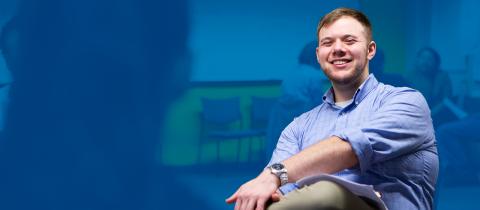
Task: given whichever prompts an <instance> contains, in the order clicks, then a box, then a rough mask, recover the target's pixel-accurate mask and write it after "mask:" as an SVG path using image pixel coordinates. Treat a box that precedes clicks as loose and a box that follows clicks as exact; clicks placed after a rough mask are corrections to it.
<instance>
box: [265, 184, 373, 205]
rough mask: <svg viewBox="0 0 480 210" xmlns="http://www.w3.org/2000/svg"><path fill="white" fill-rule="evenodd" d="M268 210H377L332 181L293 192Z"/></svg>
mask: <svg viewBox="0 0 480 210" xmlns="http://www.w3.org/2000/svg"><path fill="white" fill-rule="evenodd" d="M267 209H268V210H289V209H298V210H332V209H338V210H341V209H345V210H346V209H355V210H375V209H376V208H374V207H372V206H370V205H369V204H368V203H367V202H365V201H364V200H363V199H361V198H359V197H358V196H356V195H354V194H353V193H351V192H350V191H348V190H347V189H345V188H344V187H342V186H340V185H338V184H336V183H334V182H330V181H320V182H317V183H315V184H312V185H310V186H305V187H303V188H302V189H299V190H295V191H292V192H290V193H288V194H287V196H285V197H283V198H282V199H281V200H280V201H279V202H276V203H273V204H271V205H270V206H269V207H268V208H267Z"/></svg>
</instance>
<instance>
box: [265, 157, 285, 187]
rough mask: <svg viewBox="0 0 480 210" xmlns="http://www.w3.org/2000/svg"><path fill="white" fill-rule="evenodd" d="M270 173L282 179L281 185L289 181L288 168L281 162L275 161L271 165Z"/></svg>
mask: <svg viewBox="0 0 480 210" xmlns="http://www.w3.org/2000/svg"><path fill="white" fill-rule="evenodd" d="M268 168H269V169H270V173H272V174H273V175H275V176H277V177H278V178H279V179H280V186H282V185H284V184H287V183H288V174H287V169H286V168H285V166H284V165H283V164H281V163H274V164H272V165H271V166H270V167H268Z"/></svg>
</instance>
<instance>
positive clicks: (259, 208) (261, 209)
mask: <svg viewBox="0 0 480 210" xmlns="http://www.w3.org/2000/svg"><path fill="white" fill-rule="evenodd" d="M266 202H267V201H266V200H265V199H258V200H257V208H255V210H264V209H265V203H266Z"/></svg>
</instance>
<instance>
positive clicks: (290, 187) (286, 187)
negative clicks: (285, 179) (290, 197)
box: [279, 183, 298, 195]
mask: <svg viewBox="0 0 480 210" xmlns="http://www.w3.org/2000/svg"><path fill="white" fill-rule="evenodd" d="M296 189H298V187H297V185H296V184H295V183H287V184H284V185H283V186H281V187H280V188H279V190H280V192H281V193H282V195H286V194H288V193H289V192H291V191H294V190H296Z"/></svg>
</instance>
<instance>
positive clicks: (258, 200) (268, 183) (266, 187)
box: [226, 170, 280, 210]
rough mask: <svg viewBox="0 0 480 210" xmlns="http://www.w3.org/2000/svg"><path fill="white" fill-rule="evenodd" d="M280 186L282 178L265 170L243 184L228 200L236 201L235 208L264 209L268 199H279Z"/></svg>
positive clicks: (238, 209) (228, 201) (240, 209)
mask: <svg viewBox="0 0 480 210" xmlns="http://www.w3.org/2000/svg"><path fill="white" fill-rule="evenodd" d="M279 186H280V180H279V179H278V178H277V177H276V176H275V175H273V174H271V173H270V171H269V170H264V171H263V172H262V173H261V174H260V175H259V176H258V177H257V178H255V179H252V180H250V181H249V182H247V183H245V184H243V185H242V186H241V187H240V188H239V189H238V190H237V191H236V192H235V193H234V194H233V195H232V196H230V198H227V200H226V202H227V203H234V202H235V210H264V209H265V204H266V203H267V201H268V200H270V199H272V200H273V201H278V200H279V195H278V194H277V189H278V187H279Z"/></svg>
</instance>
